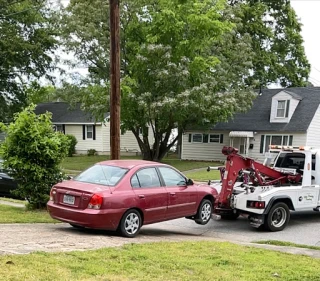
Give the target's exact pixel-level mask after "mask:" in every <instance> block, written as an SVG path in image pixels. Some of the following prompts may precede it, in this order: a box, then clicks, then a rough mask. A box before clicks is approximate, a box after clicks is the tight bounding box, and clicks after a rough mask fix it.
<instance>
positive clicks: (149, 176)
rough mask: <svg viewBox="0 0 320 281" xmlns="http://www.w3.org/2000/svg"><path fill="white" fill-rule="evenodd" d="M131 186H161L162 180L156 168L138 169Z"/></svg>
mask: <svg viewBox="0 0 320 281" xmlns="http://www.w3.org/2000/svg"><path fill="white" fill-rule="evenodd" d="M131 186H132V187H135V188H149V187H160V186H161V184H160V180H159V176H158V174H157V171H156V169H155V168H146V169H142V170H140V171H138V172H137V173H136V174H135V175H134V176H133V177H132V178H131Z"/></svg>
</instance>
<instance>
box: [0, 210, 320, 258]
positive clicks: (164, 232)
mask: <svg viewBox="0 0 320 281" xmlns="http://www.w3.org/2000/svg"><path fill="white" fill-rule="evenodd" d="M319 230H320V213H317V212H304V213H292V218H291V221H290V223H289V225H288V226H287V228H286V229H285V230H283V231H281V232H273V233H271V232H267V231H263V230H259V229H255V228H252V227H251V226H250V225H249V222H248V220H247V219H245V218H239V219H238V220H236V221H223V220H220V221H213V220H212V221H210V222H209V223H208V224H207V225H206V226H200V225H197V224H196V223H195V222H193V221H191V220H187V219H179V220H172V221H167V222H163V223H157V224H153V225H148V226H144V227H142V229H141V232H140V234H139V235H138V236H137V237H136V238H134V239H130V238H123V237H120V236H117V235H116V234H115V233H112V232H106V231H96V230H78V229H75V228H73V227H71V226H69V225H68V224H64V223H57V224H1V225H0V237H1V238H0V254H25V253H30V252H33V251H47V252H55V251H70V250H86V249H97V248H102V247H114V246H121V245H123V244H126V243H144V242H158V241H185V240H187V241H190V240H192V241H197V240H215V241H230V242H235V243H240V244H245V245H247V244H248V243H251V242H255V241H259V240H280V241H288V242H294V243H298V244H306V245H318V246H320V232H319ZM264 247H266V246H264ZM269 248H273V247H272V246H269ZM281 249H284V248H281ZM301 251H302V252H301ZM303 251H304V250H301V249H300V250H299V249H289V250H288V249H287V252H291V253H304V252H303ZM308 254H309V253H308ZM310 255H311V256H317V257H320V251H314V252H313V253H311V254H310Z"/></svg>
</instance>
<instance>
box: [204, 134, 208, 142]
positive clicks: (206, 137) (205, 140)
mask: <svg viewBox="0 0 320 281" xmlns="http://www.w3.org/2000/svg"><path fill="white" fill-rule="evenodd" d="M202 137H203V143H208V142H209V135H208V134H203V136H202Z"/></svg>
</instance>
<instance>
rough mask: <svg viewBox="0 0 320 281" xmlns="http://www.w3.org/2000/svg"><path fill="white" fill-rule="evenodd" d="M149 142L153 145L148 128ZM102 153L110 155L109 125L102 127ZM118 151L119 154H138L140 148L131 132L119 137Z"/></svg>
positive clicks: (150, 131)
mask: <svg viewBox="0 0 320 281" xmlns="http://www.w3.org/2000/svg"><path fill="white" fill-rule="evenodd" d="M148 136H149V142H150V143H153V142H152V141H153V137H152V130H151V128H149V134H148ZM102 138H103V146H102V149H103V152H106V153H110V123H109V122H107V123H105V124H104V125H102ZM120 151H121V152H133V153H136V152H140V148H139V145H138V142H137V140H136V137H135V136H134V134H133V133H132V132H131V131H126V132H125V133H124V134H121V135H120Z"/></svg>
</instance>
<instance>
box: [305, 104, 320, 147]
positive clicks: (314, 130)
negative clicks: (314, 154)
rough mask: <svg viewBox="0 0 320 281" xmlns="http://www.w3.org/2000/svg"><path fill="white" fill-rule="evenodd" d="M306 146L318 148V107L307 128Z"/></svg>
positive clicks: (319, 135)
mask: <svg viewBox="0 0 320 281" xmlns="http://www.w3.org/2000/svg"><path fill="white" fill-rule="evenodd" d="M306 145H307V146H311V147H316V148H318V147H320V106H319V107H318V109H317V111H316V114H315V115H314V117H313V119H312V121H311V123H310V126H309V128H308V131H307V142H306Z"/></svg>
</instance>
